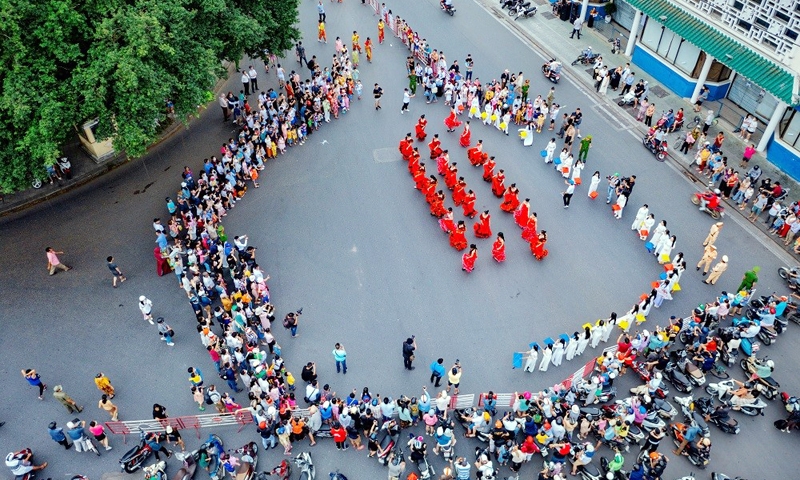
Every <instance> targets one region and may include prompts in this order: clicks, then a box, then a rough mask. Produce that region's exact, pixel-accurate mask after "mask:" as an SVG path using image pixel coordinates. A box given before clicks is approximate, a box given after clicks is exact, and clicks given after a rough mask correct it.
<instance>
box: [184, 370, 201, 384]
mask: <svg viewBox="0 0 800 480" xmlns="http://www.w3.org/2000/svg"><path fill="white" fill-rule="evenodd" d="M186 371H187V372H188V373H189V382H190V383H191V384H192V386H193V387H202V386H203V372H201V371H200V369H199V368H195V367H189V368H188V369H187V370H186Z"/></svg>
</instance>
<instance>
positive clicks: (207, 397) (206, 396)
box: [203, 390, 214, 405]
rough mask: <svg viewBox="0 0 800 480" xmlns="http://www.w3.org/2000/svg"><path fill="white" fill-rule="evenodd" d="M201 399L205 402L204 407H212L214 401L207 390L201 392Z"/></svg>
mask: <svg viewBox="0 0 800 480" xmlns="http://www.w3.org/2000/svg"><path fill="white" fill-rule="evenodd" d="M203 399H204V400H205V402H206V405H213V404H214V401H213V400H211V395H209V394H208V390H203Z"/></svg>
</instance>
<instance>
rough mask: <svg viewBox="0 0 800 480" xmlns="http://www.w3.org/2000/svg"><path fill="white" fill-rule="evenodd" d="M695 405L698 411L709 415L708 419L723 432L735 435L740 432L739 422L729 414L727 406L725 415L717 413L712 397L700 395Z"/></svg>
mask: <svg viewBox="0 0 800 480" xmlns="http://www.w3.org/2000/svg"><path fill="white" fill-rule="evenodd" d="M694 406H695V407H696V409H697V411H698V412H699V413H700V414H702V415H703V418H705V417H708V421H709V422H711V423H713V424H714V425H716V426H717V428H719V429H720V430H722V431H723V432H725V433H730V434H733V435H737V434H738V433H739V431H740V430H739V422H737V421H736V419H735V418H731V416H730V415H728V414H727V408H726V409H725V411H724V413H725V414H724V415H716V414H715V413H716V409H715V408H714V400H712V399H711V398H709V397H700V398H698V399H697V400H695V402H694Z"/></svg>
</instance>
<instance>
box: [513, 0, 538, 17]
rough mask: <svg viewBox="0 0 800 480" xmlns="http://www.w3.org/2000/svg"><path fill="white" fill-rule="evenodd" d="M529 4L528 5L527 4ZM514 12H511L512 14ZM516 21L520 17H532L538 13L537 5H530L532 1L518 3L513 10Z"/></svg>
mask: <svg viewBox="0 0 800 480" xmlns="http://www.w3.org/2000/svg"><path fill="white" fill-rule="evenodd" d="M525 5H527V6H525ZM511 14H512V13H509V15H511ZM513 15H514V21H516V20H518V19H520V18H531V17H533V16H534V15H536V5H534V6H530V2H526V3H524V4H523V3H518V4H517V6H516V8H515V9H514V11H513Z"/></svg>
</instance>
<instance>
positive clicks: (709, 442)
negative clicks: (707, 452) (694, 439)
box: [701, 437, 711, 447]
mask: <svg viewBox="0 0 800 480" xmlns="http://www.w3.org/2000/svg"><path fill="white" fill-rule="evenodd" d="M701 443H702V444H703V445H705V446H706V447H710V446H711V439H710V438H708V437H706V438H704V439H702V440H701Z"/></svg>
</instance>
